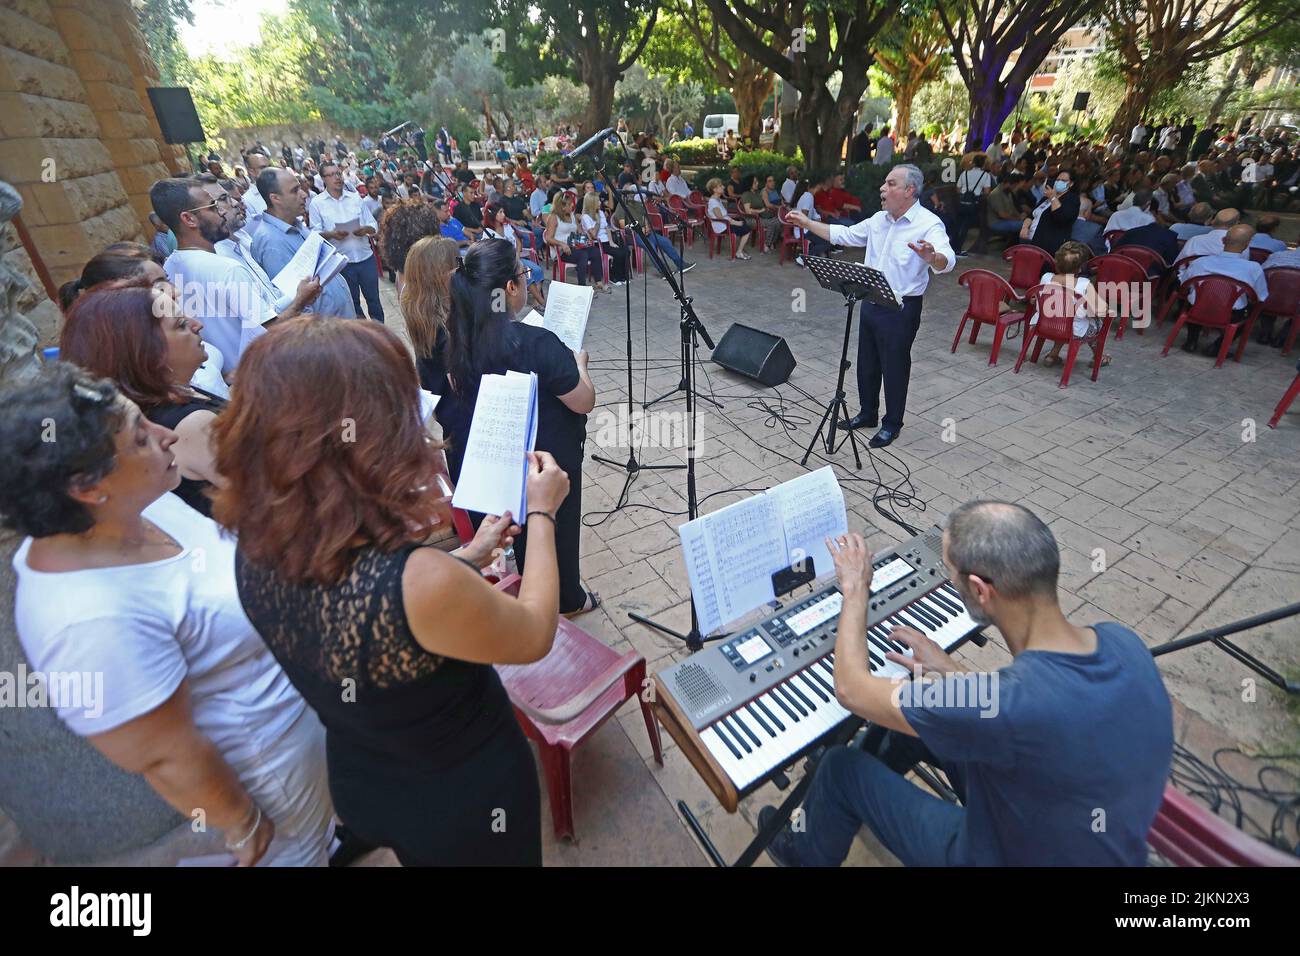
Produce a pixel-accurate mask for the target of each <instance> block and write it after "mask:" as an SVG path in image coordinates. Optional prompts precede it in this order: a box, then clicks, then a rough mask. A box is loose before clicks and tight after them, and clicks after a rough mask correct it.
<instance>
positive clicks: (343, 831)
mask: <svg viewBox="0 0 1300 956" xmlns="http://www.w3.org/2000/svg"><path fill="white" fill-rule="evenodd" d="M334 835H335V836H336V837H338V838H339V848H338V849H337V850H335V851H334V855H333V856H331V857H330V863H329V865H330V866H331V867H340V866H351V865H352V864H353V863H355V862H356V861H357V860H359V859H361V858H362V857H363V856H365V855H366V854H367V853H370V852H371V851H373V850H377V849H379V847H377V846H372V845H371V844H369V843H367V842H366V841H365V840H363V839H361V838H360V837H359V836H357V835H356V834H355V833H353V832H352V831H351V830H349V829H348V828H347V827H345V826H343V825H342V824H340V825H339V826H336V827H335V828H334Z"/></svg>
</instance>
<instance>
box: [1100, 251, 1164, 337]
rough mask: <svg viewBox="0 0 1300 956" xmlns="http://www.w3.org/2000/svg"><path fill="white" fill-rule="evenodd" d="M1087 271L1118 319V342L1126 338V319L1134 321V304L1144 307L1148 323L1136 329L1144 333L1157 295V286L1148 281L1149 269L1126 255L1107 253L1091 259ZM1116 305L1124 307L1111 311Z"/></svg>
mask: <svg viewBox="0 0 1300 956" xmlns="http://www.w3.org/2000/svg"><path fill="white" fill-rule="evenodd" d="M1086 269H1087V271H1088V274H1089V275H1091V276H1092V284H1093V285H1094V286H1095V287H1096V289H1097V295H1098V297H1099V298H1100V299H1101V300H1102V301H1103V302H1105V303H1106V304H1107V307H1108V308H1111V313H1112V314H1113V315H1114V316H1115V338H1116V339H1122V338H1123V337H1124V325H1125V322H1124V320H1125V319H1128V320H1130V321H1131V320H1132V319H1133V318H1135V316H1134V315H1133V312H1134V308H1133V307H1134V306H1135V305H1138V304H1142V305H1145V314H1143V315H1141V316H1140V317H1141V318H1142V319H1144V320H1145V321H1144V322H1143V323H1142V325H1139V326H1137V328H1138V329H1139V330H1141V329H1142V328H1144V327H1145V326H1147V325H1150V324H1151V317H1152V313H1153V312H1154V311H1155V307H1154V303H1153V302H1152V300H1151V296H1152V295H1153V294H1154V292H1155V285H1154V283H1152V282H1151V280H1150V279H1148V278H1147V270H1146V269H1145V268H1144V267H1143V265H1142V263H1140V262H1138V261H1137V260H1136V259H1130V258H1129V257H1128V256H1127V255H1125V254H1124V253H1123V252H1108V253H1107V254H1106V255H1104V256H1094V257H1093V258H1091V259H1089V260H1088V264H1087V266H1086ZM1112 292H1114V293H1115V294H1111V293H1112ZM1135 300H1136V301H1135ZM1115 305H1119V306H1122V308H1119V309H1116V308H1112V306H1115Z"/></svg>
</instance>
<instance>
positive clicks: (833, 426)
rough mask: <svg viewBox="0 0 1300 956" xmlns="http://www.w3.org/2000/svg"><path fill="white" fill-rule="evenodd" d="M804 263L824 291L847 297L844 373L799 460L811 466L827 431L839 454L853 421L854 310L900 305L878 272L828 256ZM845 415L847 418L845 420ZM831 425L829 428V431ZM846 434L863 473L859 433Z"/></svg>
mask: <svg viewBox="0 0 1300 956" xmlns="http://www.w3.org/2000/svg"><path fill="white" fill-rule="evenodd" d="M804 262H805V263H807V265H808V271H809V272H811V273H812V274H813V275H814V276H815V277H816V279H817V282H818V283H819V284H820V285H821V287H822V288H823V289H830V290H831V291H833V292H838V293H840V295H842V296H844V306H845V312H844V342H843V344H842V345H841V347H840V371H839V376H838V377H837V378H836V380H835V397H834V398H832V399H831V400H830V402H829V403H828V404H827V405H826V412H825V413H824V414H823V415H822V420H821V422H820V423H819V424H818V425H817V431H815V432H813V436H812V440H811V441H809V442H808V447H807V449H805V450H804V453H803V458H801V459H800V460H799V464H800V465H807V464H808V458H809V456H810V455H812V451H813V448H814V447H816V445H817V441H818V439H820V438H821V436H822V431H823V430H825V431H826V454H828V455H833V454H835V453H836V452H837V451H839V448H840V446H842V445H843V444H844V443H843V442H840V445H839V446H837V445H836V444H835V433H836V431H837V430H838V429H839V425H840V422H841V421H844V422H847V421H848V420H849V418H850V415H849V403H848V401H847V400H846V399H845V397H844V376H845V373H847V372H848V370H849V367H850V365H851V364H852V363H851V362H849V338H850V336H851V334H852V332H853V307H854V306H855V305H857V304H858V303H859V302H861V301H862V300H864V299H867V300H870V301H872V302H876V303H878V304H880V305H889V306H894V307H897V304H898V303H897V300H896V299H895V298H894V292H893V290H892V289H890V287H889V282H888V281H887V280H886V279H885V277H884V275H882V274H881V273H880V272H877V271H876V270H875V269H872V268H869V267H868V266H864V265H860V264H858V263H855V262H842V261H840V260H839V259H829V258H827V257H825V256H805V257H804ZM841 415H843V418H842V419H841V417H840V416H841ZM828 423H829V425H830V427H829V428H827V424H828ZM845 431H846V432H847V433H848V434H847V436H846V440H847V441H848V443H849V444H850V445H851V446H852V447H853V467H854V469H855V470H859V471H860V470H861V469H862V454H861V452H860V451H859V450H858V436H857V433H856V432H854V431H853V430H852V429H851V428H848V427H847V426H846V427H845Z"/></svg>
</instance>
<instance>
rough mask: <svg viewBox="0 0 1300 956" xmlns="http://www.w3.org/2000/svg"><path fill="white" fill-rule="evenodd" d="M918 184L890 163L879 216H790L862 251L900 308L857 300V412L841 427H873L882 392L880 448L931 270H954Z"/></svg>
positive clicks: (899, 411) (903, 382)
mask: <svg viewBox="0 0 1300 956" xmlns="http://www.w3.org/2000/svg"><path fill="white" fill-rule="evenodd" d="M923 185H924V178H923V177H922V175H921V171H920V170H919V169H917V168H916V167H915V166H911V165H900V166H895V167H894V168H893V169H891V170H890V171H889V175H888V176H886V177H885V182H884V184H883V185H882V186H881V187H880V205H881V207H882V208H881V210H880V212H878V213H876V214H875V215H874V216H872V217H870V218H869V219H864V220H863V221H862V222H859V223H857V224H856V225H852V226H840V225H835V224H833V223H824V222H815V221H813V220H811V219H809V218H808V217H807V216H806V215H804V214H803V213H802V212H798V211H795V212H792V213H790V215H789V217H788V218H789V219H790V221H791V222H792V223H794V224H795V225H796V226H799V227H801V228H804V229H807V230H808V231H809V232H811V233H812V234H813V235H816V236H820V237H821V238H822V239H825V240H826V241H828V242H830V243H832V244H834V245H838V246H865V247H866V250H867V252H866V258H865V260H864V261H865V263H866V265H868V266H870V267H871V268H873V269H877V270H879V271H880V272H882V273H884V275H885V278H886V279H888V280H889V286H890V288H891V289H893V290H894V295H895V296H897V297H898V298H899V299H900V300H901V301H902V308H901V309H895V308H891V307H889V306H883V305H876V304H874V303H872V302H868V301H866V300H863V302H862V309H861V311H860V312H859V318H858V321H859V327H858V371H857V377H858V398H859V400H860V401H861V403H862V410H861V411H860V412H859V413H858V414H857V415H854V416H853V418H851V419H849V421H848V422H846V423H845V425H846V427H848V428H863V427H866V428H874V427H875V426H876V424H877V414H878V410H879V408H880V386H881V382H882V380H883V383H884V387H885V416H884V418H883V420H881V421H880V425H881V428H880V431H878V432H877V433H876V434H875V435H874V436H873V437H872V439H871V441H870V443H869V444H870V445H871V447H872V448H883V447H885V446H886V445H889V444H891V443H892V442H893V441H894V439H896V438H897V437H898V433H899V432H900V431H902V428H903V414H904V412H905V411H906V409H907V386H908V382H909V380H910V378H911V374H912V342H913V340H914V339H915V338H916V333H917V331H918V330H919V329H920V327H921V296H922V295H923V294H924V292H925V288H926V286H927V285H928V284H929V282H930V273H931V272H936V273H943V272H948V271H950V270H951V269H952V267H953V264H954V263H955V262H956V260H957V257H956V255H955V254H954V253H953V251H952V245H951V244H950V243H949V241H948V231H947V229H946V228H945V227H944V224H943V220H941V219H940V218H939V217H938V216H936V215H935V214H934V213H932V212H930V210H928V209H926V208H925V207H923V206H922V205H921V204H920V202H918V201H917V197H918V196H919V195H920V193H921V189H922V187H923Z"/></svg>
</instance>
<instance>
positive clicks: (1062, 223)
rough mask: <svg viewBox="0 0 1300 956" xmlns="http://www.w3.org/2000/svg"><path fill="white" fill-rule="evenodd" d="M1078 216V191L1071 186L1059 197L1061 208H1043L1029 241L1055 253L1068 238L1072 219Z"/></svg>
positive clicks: (1072, 225) (1072, 222) (1072, 224)
mask: <svg viewBox="0 0 1300 956" xmlns="http://www.w3.org/2000/svg"><path fill="white" fill-rule="evenodd" d="M1078 218H1079V193H1078V191H1077V190H1075V188H1074V187H1073V186H1071V187H1070V191H1069V192H1067V193H1066V194H1065V195H1064V196H1062V197H1061V208H1059V209H1052V208H1051V207H1050V206H1049V207H1048V208H1047V209H1044V210H1043V214H1042V215H1041V216H1039V218H1038V228H1037V229H1036V230H1034V236H1033V239H1032V240H1031V241H1032V242H1033V244H1034V245H1036V246H1039V247H1041V248H1043V249H1046V250H1047V251H1048V252H1050V253H1051V254H1052V255H1056V250H1057V249H1059V248H1061V243H1063V242H1065V240H1067V239H1069V238H1070V232H1071V231H1072V230H1073V229H1074V220H1076V219H1078Z"/></svg>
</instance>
